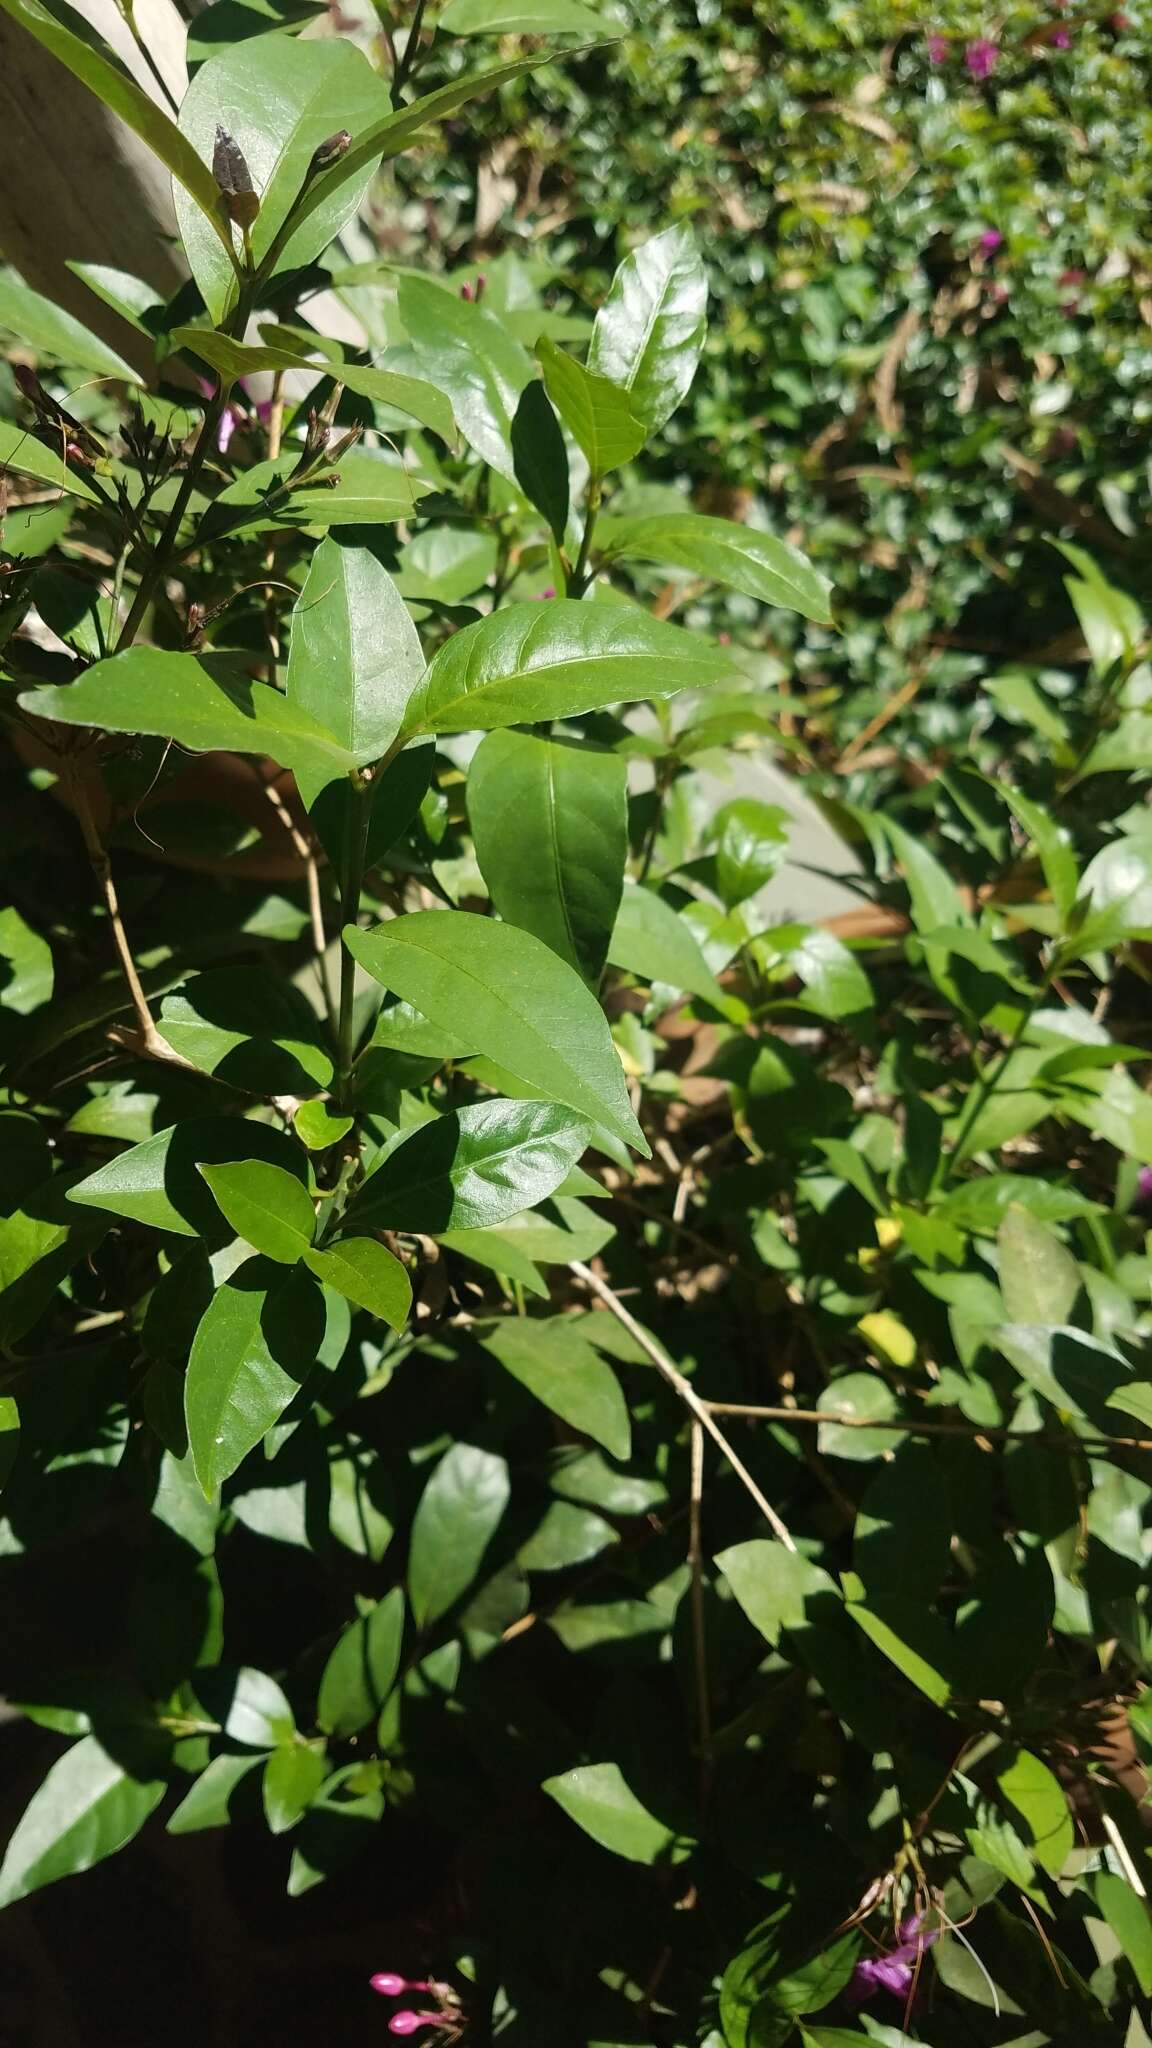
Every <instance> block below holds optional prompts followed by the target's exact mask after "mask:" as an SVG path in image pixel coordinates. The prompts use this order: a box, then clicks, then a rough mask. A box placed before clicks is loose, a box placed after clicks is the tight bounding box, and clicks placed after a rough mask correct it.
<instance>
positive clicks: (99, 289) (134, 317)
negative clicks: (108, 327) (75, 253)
mask: <svg viewBox="0 0 1152 2048" xmlns="http://www.w3.org/2000/svg"><path fill="white" fill-rule="evenodd" d="M68 268H69V270H71V271H74V272H75V275H76V276H77V277H78V278H79V279H80V281H81V283H82V284H86V285H87V287H88V289H89V291H90V292H94V293H95V295H96V297H97V298H98V299H100V300H102V301H103V303H104V305H106V306H111V308H112V310H113V312H114V313H119V315H120V317H121V319H122V320H127V322H128V324H129V326H130V327H135V329H136V330H137V333H139V334H147V335H148V336H149V337H150V338H151V335H152V332H153V328H154V325H155V321H156V318H157V316H158V315H159V314H160V313H162V312H163V310H164V301H163V298H162V297H161V295H160V293H159V292H158V291H156V289H155V288H154V286H152V285H150V284H145V282H144V280H143V278H140V277H133V276H132V273H131V272H130V271H128V270H116V269H114V268H113V266H112V265H111V264H109V263H78V262H76V261H75V260H74V259H72V258H69V261H68Z"/></svg>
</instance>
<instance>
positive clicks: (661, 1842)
mask: <svg viewBox="0 0 1152 2048" xmlns="http://www.w3.org/2000/svg"><path fill="white" fill-rule="evenodd" d="M542 1790H543V1791H545V1792H547V1794H548V1796H549V1798H550V1799H554V1800H555V1801H556V1804H557V1806H559V1807H561V1808H562V1810H563V1811H564V1812H565V1813H566V1814H567V1815H568V1818H569V1820H574V1821H575V1823H576V1825H577V1827H578V1828H582V1829H583V1831H584V1833H585V1834H586V1835H590V1836H591V1838H592V1840H593V1841H594V1842H599V1844H600V1846H601V1848H602V1849H610V1850H611V1851H612V1853H613V1855H614V1856H623V1857H625V1858H626V1859H627V1861H628V1862H629V1863H661V1864H665V1863H679V1862H682V1861H683V1859H684V1857H685V1856H686V1855H687V1854H688V1852H689V1847H690V1844H688V1843H686V1842H684V1841H683V1840H681V1839H680V1838H678V1837H677V1835H676V1834H675V1833H674V1831H673V1830H672V1829H671V1828H669V1827H666V1826H665V1824H664V1822H663V1821H661V1820H659V1819H657V1817H656V1815H655V1814H653V1813H649V1811H648V1809H647V1807H646V1806H643V1805H642V1804H641V1802H640V1800H639V1799H637V1797H636V1794H635V1793H634V1792H633V1791H632V1790H631V1788H630V1786H629V1785H628V1783H627V1782H626V1780H625V1778H624V1774H623V1772H622V1771H621V1769H620V1766H619V1764H615V1763H605V1764H580V1765H578V1766H577V1768H576V1769H575V1770H572V1771H565V1772H564V1773H563V1775H562V1776H561V1777H558V1778H546V1779H545V1780H544V1784H543V1787H542Z"/></svg>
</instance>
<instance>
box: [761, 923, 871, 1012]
mask: <svg viewBox="0 0 1152 2048" xmlns="http://www.w3.org/2000/svg"><path fill="white" fill-rule="evenodd" d="M752 951H753V953H754V955H755V958H756V959H757V961H758V962H759V963H760V965H761V966H762V967H765V968H772V967H774V966H777V964H778V963H779V964H780V965H782V966H783V968H784V969H785V971H787V972H789V973H792V974H795V975H796V976H797V977H798V979H799V981H800V983H801V985H802V987H803V990H804V994H803V996H802V997H801V998H798V999H796V1000H798V1001H799V1002H801V1003H802V1005H803V1007H804V1008H805V1009H808V1010H814V1011H815V1012H816V1015H817V1016H818V1017H831V1018H833V1019H837V1018H840V1017H858V1016H859V1015H860V1013H861V1011H863V1010H869V1009H871V1007H872V1000H873V999H872V988H871V984H870V983H869V980H868V976H867V975H866V974H865V972H864V970H863V968H862V967H861V966H860V964H859V962H858V960H857V959H856V956H855V954H854V953H853V952H852V951H851V950H850V948H849V947H847V946H846V945H845V944H844V941H843V940H842V939H838V938H837V937H836V935H835V933H834V932H826V931H822V930H821V929H820V928H819V926H808V925H773V926H770V928H769V929H768V931H766V932H765V933H763V934H762V936H761V937H760V938H757V939H754V940H753V942H752Z"/></svg>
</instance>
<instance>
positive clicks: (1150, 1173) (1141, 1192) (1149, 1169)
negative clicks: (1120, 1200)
mask: <svg viewBox="0 0 1152 2048" xmlns="http://www.w3.org/2000/svg"><path fill="white" fill-rule="evenodd" d="M1149 1201H1152V1166H1142V1167H1141V1168H1140V1171H1139V1173H1138V1174H1137V1175H1136V1196H1135V1204H1134V1206H1142V1205H1143V1204H1144V1203H1145V1202H1149Z"/></svg>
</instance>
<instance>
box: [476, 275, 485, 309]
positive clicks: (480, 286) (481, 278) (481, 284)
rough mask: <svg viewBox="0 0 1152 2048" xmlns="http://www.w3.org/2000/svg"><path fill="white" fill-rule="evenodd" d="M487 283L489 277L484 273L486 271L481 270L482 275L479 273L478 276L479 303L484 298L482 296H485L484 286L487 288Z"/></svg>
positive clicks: (477, 297)
mask: <svg viewBox="0 0 1152 2048" xmlns="http://www.w3.org/2000/svg"><path fill="white" fill-rule="evenodd" d="M487 283H488V279H487V278H486V277H485V275H484V272H483V271H481V272H480V275H479V277H478V278H477V279H476V300H477V303H479V301H480V300H481V299H482V298H483V297H484V288H485V286H486V285H487Z"/></svg>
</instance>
